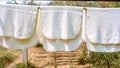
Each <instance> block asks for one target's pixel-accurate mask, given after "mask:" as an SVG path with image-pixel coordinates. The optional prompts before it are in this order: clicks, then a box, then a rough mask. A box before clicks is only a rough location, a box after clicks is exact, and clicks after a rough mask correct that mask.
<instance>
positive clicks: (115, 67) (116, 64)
mask: <svg viewBox="0 0 120 68" xmlns="http://www.w3.org/2000/svg"><path fill="white" fill-rule="evenodd" d="M86 49H87V48H85V50H84V51H83V53H82V54H80V56H79V59H78V61H79V64H82V65H85V64H92V68H120V52H111V53H100V52H91V56H90V57H88V55H87V50H86Z"/></svg>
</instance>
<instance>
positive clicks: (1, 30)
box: [0, 4, 38, 49]
mask: <svg viewBox="0 0 120 68" xmlns="http://www.w3.org/2000/svg"><path fill="white" fill-rule="evenodd" d="M37 8H38V7H36V6H34V7H33V6H20V5H2V4H0V46H3V47H5V48H12V49H23V48H28V47H31V46H33V45H35V44H37V34H36V13H37Z"/></svg>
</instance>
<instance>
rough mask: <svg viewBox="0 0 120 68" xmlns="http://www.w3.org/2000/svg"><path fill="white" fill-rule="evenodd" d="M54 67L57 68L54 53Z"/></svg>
mask: <svg viewBox="0 0 120 68" xmlns="http://www.w3.org/2000/svg"><path fill="white" fill-rule="evenodd" d="M54 67H55V68H57V64H56V53H55V52H54Z"/></svg>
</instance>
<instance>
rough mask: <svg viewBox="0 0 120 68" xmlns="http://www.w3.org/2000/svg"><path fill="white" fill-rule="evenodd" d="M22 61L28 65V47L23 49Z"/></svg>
mask: <svg viewBox="0 0 120 68" xmlns="http://www.w3.org/2000/svg"><path fill="white" fill-rule="evenodd" d="M22 61H23V63H24V64H25V66H26V67H27V66H28V50H27V48H25V49H23V50H22Z"/></svg>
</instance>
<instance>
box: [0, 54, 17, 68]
mask: <svg viewBox="0 0 120 68" xmlns="http://www.w3.org/2000/svg"><path fill="white" fill-rule="evenodd" d="M14 58H15V55H13V54H11V53H0V68H5V67H6V66H7V65H9V64H10V63H11V62H13V61H14Z"/></svg>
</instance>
